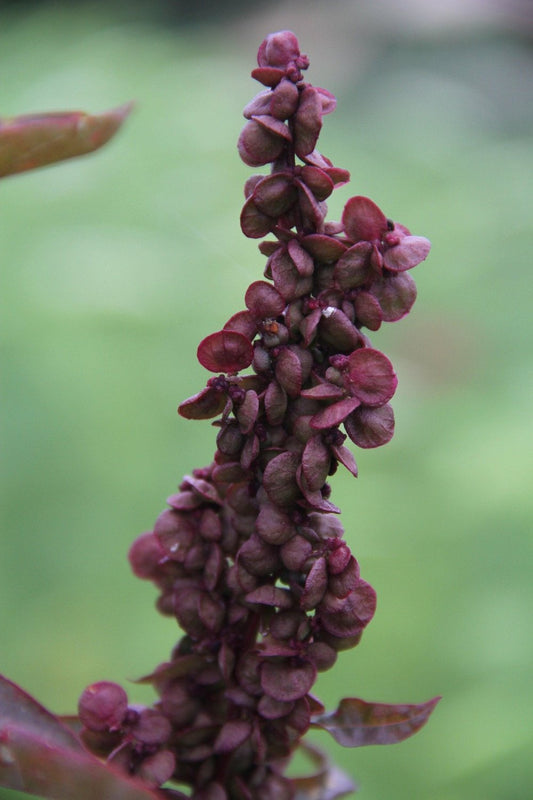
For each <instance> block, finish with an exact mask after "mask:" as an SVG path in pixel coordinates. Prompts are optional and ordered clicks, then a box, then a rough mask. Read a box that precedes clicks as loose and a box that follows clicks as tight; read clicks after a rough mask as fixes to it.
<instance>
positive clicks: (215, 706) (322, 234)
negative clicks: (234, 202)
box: [80, 31, 430, 800]
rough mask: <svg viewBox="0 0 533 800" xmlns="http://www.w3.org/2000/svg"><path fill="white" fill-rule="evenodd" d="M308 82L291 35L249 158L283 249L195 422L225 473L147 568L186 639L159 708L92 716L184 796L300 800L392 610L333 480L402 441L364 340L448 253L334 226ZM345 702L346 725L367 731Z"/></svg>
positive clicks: (372, 227) (249, 295)
mask: <svg viewBox="0 0 533 800" xmlns="http://www.w3.org/2000/svg"><path fill="white" fill-rule="evenodd" d="M308 64H309V60H308V58H307V56H304V55H302V54H301V53H300V50H299V45H298V41H297V39H296V37H295V36H294V34H292V33H290V32H288V31H282V32H279V33H275V34H272V35H270V36H268V37H267V38H266V39H265V41H264V42H263V43H262V44H261V46H260V48H259V53H258V67H257V68H256V69H255V70H254V71H253V72H252V76H253V77H254V78H256V79H257V80H258V81H260V82H261V83H262V84H263V85H264V86H265V88H264V90H263V91H261V92H260V93H259V94H258V95H256V97H254V99H253V100H252V101H251V102H250V103H249V104H248V105H247V106H246V108H245V111H244V116H245V117H246V120H247V122H246V124H245V126H244V129H243V130H242V133H241V135H240V137H239V142H238V149H239V154H240V156H241V158H242V160H243V161H244V162H245V163H246V164H248V165H249V166H251V167H263V166H266V165H270V166H271V169H270V172H269V174H266V175H264V174H258V175H254V176H253V177H251V178H250V179H249V180H248V181H247V183H246V187H245V197H246V200H245V203H244V207H243V209H242V213H241V227H242V231H243V233H244V234H245V235H246V236H248V237H251V238H254V239H263V237H265V236H268V237H269V238H267V239H266V240H264V241H262V242H261V243H260V245H259V249H260V251H261V253H262V254H263V255H264V256H266V259H267V260H266V266H265V270H264V277H265V280H257V281H254V282H253V283H252V284H251V285H250V286H249V288H248V289H247V291H246V294H245V298H244V303H245V306H246V307H245V309H244V310H242V311H239V312H238V313H236V314H235V315H234V316H232V317H231V319H229V320H228V322H226V324H225V325H224V327H223V328H222V330H220V331H218V332H217V333H213V334H211V335H210V336H207V338H205V339H204V340H203V341H202V342H201V343H200V345H199V347H198V359H199V361H200V363H201V364H202V365H203V366H204V367H205V368H206V369H208V370H210V371H212V372H214V373H217V375H216V376H215V377H212V378H211V379H210V380H208V382H207V386H206V388H204V389H203V390H202V391H200V392H199V394H197V395H195V396H194V397H192V398H190V399H188V400H186V401H185V402H183V403H182V404H181V405H180V408H179V412H180V414H181V415H182V416H183V417H185V418H187V419H195V420H198V419H209V418H215V417H216V418H217V420H216V422H214V423H213V424H214V425H215V426H216V428H217V431H218V432H217V437H216V446H217V449H216V452H215V456H214V460H213V463H212V464H211V465H210V466H208V467H206V468H205V469H196V470H194V471H193V472H192V474H191V475H188V476H186V477H185V478H184V479H183V481H182V483H181V484H180V486H179V491H178V492H177V493H176V494H174V495H172V496H171V497H170V498H169V499H168V506H169V507H168V508H167V510H165V511H163V513H162V514H161V515H160V516H159V518H158V519H157V521H156V523H155V527H154V529H153V531H151V532H149V533H145V534H143V535H142V536H141V537H140V538H139V539H137V541H136V542H134V544H133V546H132V548H131V551H130V561H131V565H132V568H133V571H134V572H135V574H136V575H137V576H139V577H140V578H145V579H149V580H151V581H153V582H154V583H155V584H156V586H157V587H158V589H159V591H160V596H159V599H158V603H157V604H158V608H159V610H160V611H161V612H162V613H163V614H167V615H169V616H173V617H175V619H176V620H177V622H178V624H179V626H180V628H181V629H182V630H183V632H184V635H183V637H182V638H181V639H180V640H179V642H178V644H177V645H176V647H175V649H174V651H173V653H172V655H171V658H170V660H169V661H168V662H166V663H164V664H161V665H160V666H159V667H157V669H156V670H155V671H154V673H153V674H152V675H150V676H148V677H147V678H146V679H145V680H146V681H148V682H150V683H151V684H153V686H154V687H155V689H156V691H157V693H158V700H157V702H156V703H155V705H154V707H153V708H144V709H139V708H136V707H129V708H128V706H127V702H126V699H125V693H124V692H123V690H122V689H120V687H115V689H113V686H115V685H114V684H109V683H101V684H95V685H94V686H93V687H89V689H87V690H85V692H84V694H83V695H82V698H81V700H80V717H81V721H82V722H83V723H84V726H85V728H84V733H83V736H84V740H85V743H86V744H87V745H88V746H89V747H90V748H92V749H93V750H94V751H95V752H97V753H98V754H99V755H105V756H107V757H108V758H109V759H110V760H111V762H113V763H116V764H119V765H122V766H123V767H124V768H125V769H126V770H127V771H128V772H130V773H131V774H136V775H139V776H140V777H142V778H144V780H145V781H147V782H148V783H151V784H152V785H154V786H160V785H161V784H163V783H164V782H165V781H167V780H169V779H172V780H175V781H178V782H180V783H182V784H185V785H187V786H189V787H190V789H191V792H192V797H193V798H195V800H234V799H235V800H252V799H253V800H255V798H257V799H258V800H259V799H260V800H271V799H272V800H289V798H292V797H293V796H294V793H295V784H294V783H293V782H292V781H291V780H290V779H289V778H287V777H285V774H284V770H285V767H286V764H287V762H288V759H289V757H290V756H291V754H292V753H293V751H294V750H295V748H296V746H297V745H298V744H299V742H300V740H301V738H302V736H303V734H305V732H306V731H307V729H308V728H309V727H310V725H315V726H316V727H324V728H326V729H327V730H329V729H330V728H328V726H327V724H323V725H320V724H319V720H320V719H322V720H326V719H327V720H329V721H331V720H333V722H331V725H332V726H333V727H334V724H335V721H336V720H338V719H339V718H340V717H339V715H340V714H341V710H339V712H335V714H334V715H333V716H332V715H325V714H324V713H323V712H324V709H323V707H322V705H321V704H320V702H319V701H318V700H317V699H315V698H314V697H313V696H312V695H311V694H310V692H311V689H312V687H313V684H314V682H315V679H316V676H317V672H319V671H322V670H327V669H329V668H330V667H332V666H333V664H334V663H335V661H336V659H337V654H338V652H339V651H341V650H344V649H347V648H351V647H353V646H355V645H356V644H357V643H358V642H359V640H360V638H361V635H362V632H363V630H364V628H365V627H366V625H367V624H368V622H369V621H370V620H371V619H372V616H373V614H374V610H375V605H376V597H375V593H374V590H373V589H372V587H371V586H370V585H369V584H368V583H367V582H366V581H365V580H363V579H362V578H361V577H360V574H359V565H358V563H357V561H356V559H355V558H354V556H353V555H352V554H351V552H350V549H349V547H348V545H347V544H346V542H345V540H344V539H343V529H342V526H341V524H340V522H339V518H338V516H337V515H338V513H339V509H338V508H337V507H336V506H335V505H334V504H333V502H332V500H331V499H330V486H329V484H328V479H329V477H330V476H331V475H333V473H334V472H335V471H336V469H337V467H338V464H339V463H340V464H342V465H343V466H344V467H346V469H348V470H349V472H351V473H352V474H353V475H354V476H356V475H357V466H356V462H355V459H354V456H353V455H352V452H351V451H350V450H349V449H348V448H347V447H346V446H345V441H346V439H347V437H349V439H351V441H352V442H354V443H355V444H356V445H357V446H358V447H361V448H370V447H378V446H380V445H383V444H386V443H387V442H388V441H389V440H390V439H391V437H392V435H393V430H394V415H393V411H392V408H391V406H390V405H389V401H390V400H391V398H392V396H393V394H394V392H395V389H396V385H397V379H396V375H395V372H394V369H393V366H392V364H391V362H390V361H389V359H388V358H387V357H386V356H385V355H383V353H381V352H380V351H379V350H376V349H375V348H373V347H372V346H371V344H370V341H369V339H368V336H367V334H366V333H365V332H364V329H368V330H370V331H376V330H378V328H379V327H380V326H381V323H382V322H393V321H396V320H399V319H401V318H402V317H403V316H405V315H406V314H407V313H408V312H409V311H410V309H411V307H412V305H413V303H414V301H415V298H416V289H415V284H414V282H413V280H412V278H411V277H410V275H409V273H408V272H407V270H409V269H410V268H411V267H414V266H416V265H417V264H418V263H419V262H421V261H423V260H424V259H425V258H426V256H427V255H428V252H429V248H430V244H429V242H428V240H427V239H425V238H423V237H420V236H413V235H411V234H410V232H409V231H408V230H407V228H405V227H404V226H403V225H400V224H398V223H395V222H393V221H391V220H390V219H388V218H387V217H386V216H385V214H384V213H383V212H382V211H381V210H380V209H379V208H378V206H377V205H376V204H375V203H373V202H372V200H370V199H369V198H367V197H362V196H356V197H351V198H350V199H349V200H348V202H347V203H346V205H345V207H344V211H343V213H342V219H341V221H340V222H328V221H326V210H327V209H326V202H325V201H326V200H327V198H328V197H329V195H330V194H331V193H332V191H333V189H334V188H335V187H336V186H339V185H342V184H345V183H347V181H348V180H349V174H348V172H347V171H346V170H344V169H340V168H338V167H335V166H334V165H333V164H332V163H331V161H330V160H329V159H327V158H326V157H325V156H323V155H321V154H320V153H319V152H318V150H317V149H316V144H317V139H318V136H319V133H320V129H321V126H322V118H323V116H324V115H325V114H328V113H330V112H331V111H333V110H334V108H335V98H334V97H333V95H331V94H330V93H329V92H328V91H326V90H325V89H320V88H317V87H315V86H312V85H311V84H309V83H306V82H305V81H304V80H303V77H302V72H303V71H304V70H305V69H307V67H308ZM248 367H251V373H250V374H247V375H241V374H240V373H241V371H242V370H245V369H247V368H248ZM341 426H343V428H344V431H345V432H343V431H342V430H341ZM343 702H344V703H345V705H344V706H343V707H342V714H345V715H346V714H348V715H349V714H355V713H356V712H357V714H362V713H366V712H365V711H364V707H365V704H363V702H362V701H358V700H347V701H343ZM383 708H384V707H383ZM388 708H389V709H390V708H393V707H388ZM394 708H395V709H397V708H399V707H394ZM402 708H406V707H402ZM361 709H363V711H362V710H361ZM380 713H382V707H380ZM427 714H429V710H427ZM424 721H425V720H424ZM352 723H353V724H354V725H355V723H354V720H353V719H352ZM421 724H422V722H420V724H418V725H417V724H415V723H413V726H412V729H410V730H409V732H407V733H405V735H409V734H410V733H412V732H414V730H416V729H417V728H418V727H420V725H421ZM330 727H331V726H330ZM348 727H349V726H348ZM344 738H345V739H346V740H348V739H349V736H348V734H346V733H345V734H344ZM385 738H386V737H385ZM398 738H404V736H403V737H400V736H398ZM339 740H340V739H339ZM378 740H379V737H376V741H378ZM390 740H391V739H389V741H390ZM343 743H346V742H343ZM348 743H349V742H348ZM358 743H361V742H358ZM362 743H366V742H362ZM299 791H300V796H302V794H301V792H302V789H301V788H300V790H299ZM176 796H177V795H176ZM333 796H335V795H334V794H331V793H330V794H328V797H333Z"/></svg>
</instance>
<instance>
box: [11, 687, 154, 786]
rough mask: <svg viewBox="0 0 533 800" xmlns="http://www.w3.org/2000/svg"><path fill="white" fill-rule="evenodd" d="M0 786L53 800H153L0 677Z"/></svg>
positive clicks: (36, 703)
mask: <svg viewBox="0 0 533 800" xmlns="http://www.w3.org/2000/svg"><path fill="white" fill-rule="evenodd" d="M0 786H4V787H6V788H8V789H15V790H17V791H22V792H29V793H30V794H35V795H39V796H40V797H46V798H53V800H95V798H99V800H158V798H160V797H161V795H159V794H157V793H156V792H153V791H151V790H150V789H148V788H147V787H146V786H143V784H142V783H139V782H137V781H135V780H133V779H132V778H128V777H127V776H126V775H123V774H122V773H120V772H118V771H117V770H116V769H115V768H112V767H110V766H108V765H107V764H104V763H102V762H101V761H99V760H98V759H97V758H96V757H95V756H93V755H91V754H90V753H89V752H87V751H86V750H85V749H84V747H83V745H82V743H81V741H80V740H79V739H78V738H77V736H76V735H75V734H74V733H73V732H72V731H71V730H69V728H68V727H66V726H65V725H63V723H62V722H61V721H60V720H59V719H58V718H57V717H55V716H54V715H53V714H51V713H50V712H49V711H47V710H46V709H45V708H43V706H41V705H40V704H39V703H38V702H37V701H36V700H34V699H33V698H32V697H30V695H28V694H26V692H24V691H23V690H22V689H21V688H20V687H19V686H17V685H16V684H14V683H12V682H11V681H9V680H7V679H6V678H3V677H2V676H0Z"/></svg>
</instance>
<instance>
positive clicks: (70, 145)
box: [0, 103, 133, 177]
mask: <svg viewBox="0 0 533 800" xmlns="http://www.w3.org/2000/svg"><path fill="white" fill-rule="evenodd" d="M132 107H133V106H132V103H128V104H127V105H123V106H119V107H118V108H114V109H112V110H111V111H106V112H104V113H103V114H97V115H95V116H90V115H89V114H84V113H83V112H81V111H65V112H56V113H44V114H28V115H25V116H20V117H13V118H12V119H0V177H4V176H6V175H13V174H15V173H17V172H25V171H26V170H30V169H36V168H37V167H44V166H46V165H47V164H53V163H54V162H56V161H63V160H64V159H66V158H74V157H75V156H81V155H84V154H85V153H91V152H92V151H93V150H97V149H98V148H99V147H102V145H104V144H105V143H106V142H108V141H109V139H111V137H112V136H113V135H114V134H115V133H116V132H117V130H118V129H119V128H120V126H121V125H122V123H123V122H124V120H125V119H126V117H127V116H128V114H129V113H130V111H131V109H132Z"/></svg>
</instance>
